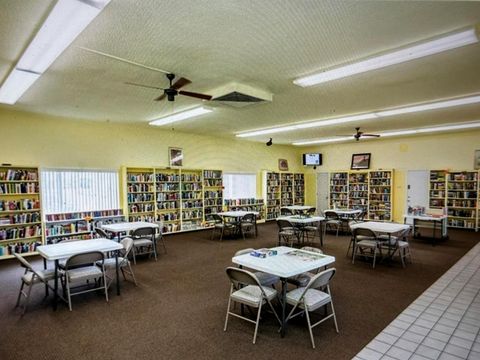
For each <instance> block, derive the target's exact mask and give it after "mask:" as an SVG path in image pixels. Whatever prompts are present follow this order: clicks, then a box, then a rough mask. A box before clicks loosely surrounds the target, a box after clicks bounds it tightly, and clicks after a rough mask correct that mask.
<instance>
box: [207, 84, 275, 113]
mask: <svg viewBox="0 0 480 360" xmlns="http://www.w3.org/2000/svg"><path fill="white" fill-rule="evenodd" d="M211 93H212V95H213V98H212V101H215V102H218V103H221V104H224V105H229V106H234V107H238V108H239V107H245V106H249V105H253V104H259V103H263V102H270V101H272V98H273V95H272V94H271V93H269V92H267V91H265V90H261V89H257V88H254V87H252V86H249V85H244V84H238V83H230V84H227V85H225V86H222V87H220V88H217V89H215V90H214V91H212V92H211Z"/></svg>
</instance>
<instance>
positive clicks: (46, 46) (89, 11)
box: [0, 0, 110, 105]
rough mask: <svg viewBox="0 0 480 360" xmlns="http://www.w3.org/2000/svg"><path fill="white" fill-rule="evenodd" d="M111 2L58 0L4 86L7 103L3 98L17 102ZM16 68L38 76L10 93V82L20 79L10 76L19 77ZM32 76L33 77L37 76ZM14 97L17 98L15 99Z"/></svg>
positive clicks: (0, 100) (105, 0)
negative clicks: (8, 85) (11, 78)
mask: <svg viewBox="0 0 480 360" xmlns="http://www.w3.org/2000/svg"><path fill="white" fill-rule="evenodd" d="M109 2H110V0H58V1H57V3H56V5H55V7H54V8H53V9H52V11H51V12H50V14H49V15H48V17H47V19H46V20H45V22H44V23H43V25H42V27H41V28H40V30H39V31H38V33H37V34H36V35H35V37H34V38H33V40H32V42H31V43H30V44H29V45H28V47H27V49H26V50H25V52H24V53H23V55H22V56H21V58H20V60H19V61H18V63H17V65H16V66H15V69H14V70H13V71H12V72H11V73H10V74H9V76H8V77H7V80H6V81H5V83H4V84H3V86H2V88H1V89H0V91H2V92H4V97H1V98H0V102H4V101H3V100H2V99H3V98H6V99H10V100H9V101H10V102H5V103H7V104H11V105H13V104H15V102H16V101H17V100H18V99H19V98H20V97H21V96H22V95H23V93H24V92H25V91H27V90H28V88H29V87H30V86H31V85H32V84H33V83H34V82H35V80H36V79H38V78H39V77H40V75H41V74H43V73H44V72H45V71H46V70H47V69H48V68H49V67H50V65H51V64H52V63H53V62H54V61H55V59H57V57H58V56H60V54H61V53H62V52H63V51H64V50H65V49H66V48H67V47H68V46H69V45H70V44H71V43H72V42H73V41H74V40H75V39H76V38H77V36H78V35H80V33H81V32H82V31H83V30H85V28H86V27H87V26H88V24H90V23H91V22H92V20H93V19H94V18H95V17H96V16H97V15H98V14H99V13H100V12H101V11H102V10H103V8H104V7H105V6H106V5H107V4H108V3H109ZM15 71H24V72H29V73H30V74H33V73H35V74H37V75H38V76H37V77H36V78H35V80H33V81H24V82H23V83H22V84H27V83H28V86H24V87H23V88H21V89H14V90H13V91H14V93H12V94H10V93H9V92H10V91H12V88H11V87H7V86H6V84H8V83H10V82H13V81H18V80H10V77H14V78H15V79H17V78H18V75H16V74H15ZM24 75H25V74H22V77H25V76H24ZM29 79H30V80H31V79H33V75H32V76H30V77H29ZM20 90H21V91H20ZM12 99H15V101H14V102H11V100H12Z"/></svg>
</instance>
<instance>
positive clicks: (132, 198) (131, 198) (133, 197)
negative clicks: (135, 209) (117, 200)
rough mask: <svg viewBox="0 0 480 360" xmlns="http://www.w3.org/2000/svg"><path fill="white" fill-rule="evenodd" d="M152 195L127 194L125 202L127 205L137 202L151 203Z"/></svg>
mask: <svg viewBox="0 0 480 360" xmlns="http://www.w3.org/2000/svg"><path fill="white" fill-rule="evenodd" d="M153 200H154V198H153V194H141V193H140V194H128V195H127V201H128V202H129V203H138V202H145V201H153Z"/></svg>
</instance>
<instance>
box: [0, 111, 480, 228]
mask: <svg viewBox="0 0 480 360" xmlns="http://www.w3.org/2000/svg"><path fill="white" fill-rule="evenodd" d="M0 129H1V130H0V131H1V136H0V138H1V145H0V146H1V151H0V163H11V164H19V165H35V166H40V167H71V168H110V169H119V168H120V167H121V166H122V165H126V166H136V167H153V166H156V167H163V166H167V164H168V147H181V148H183V149H184V156H185V159H184V168H196V169H207V168H210V169H221V170H224V171H238V172H255V173H257V179H258V182H257V196H258V197H261V181H262V180H261V179H262V176H261V172H262V170H270V171H278V159H287V160H288V163H289V170H290V171H292V172H303V171H305V168H304V167H303V166H302V165H301V154H302V153H304V152H321V153H322V154H323V166H320V167H318V168H317V170H316V171H314V170H312V169H308V170H307V174H306V178H305V182H306V194H305V195H306V196H305V200H306V201H305V202H306V204H308V205H312V206H315V205H316V179H315V173H316V172H329V171H333V170H348V169H349V168H350V161H351V156H352V154H353V153H363V152H367V153H368V152H369V153H372V162H371V169H381V168H383V169H395V179H394V181H395V182H394V187H395V189H394V191H395V194H394V214H393V215H394V218H395V220H396V221H401V220H402V219H401V217H402V214H403V212H404V206H405V175H406V171H407V170H415V169H426V170H427V169H456V170H466V169H472V167H473V155H474V150H476V149H480V131H469V132H458V133H450V134H437V135H426V136H417V137H411V138H397V139H395V138H392V139H382V140H378V141H360V142H358V143H357V142H355V143H352V142H351V143H344V144H331V145H325V146H315V147H292V146H280V145H273V146H271V147H267V146H265V144H263V143H256V142H251V141H245V140H239V139H232V138H217V137H214V136H200V135H192V134H186V133H181V132H177V131H170V130H162V129H160V128H155V127H150V126H148V125H132V124H118V123H107V122H102V123H100V122H89V121H80V120H71V119H62V118H55V117H48V116H41V115H35V114H29V113H24V112H19V111H8V110H5V109H1V110H0ZM212 131H213V129H212Z"/></svg>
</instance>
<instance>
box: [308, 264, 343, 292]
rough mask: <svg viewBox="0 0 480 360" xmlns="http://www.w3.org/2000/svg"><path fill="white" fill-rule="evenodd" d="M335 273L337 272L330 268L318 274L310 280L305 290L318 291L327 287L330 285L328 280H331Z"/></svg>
mask: <svg viewBox="0 0 480 360" xmlns="http://www.w3.org/2000/svg"><path fill="white" fill-rule="evenodd" d="M336 271H337V270H336V269H335V268H330V269H327V270H324V271H322V272H319V273H318V274H316V275H315V276H313V277H312V278H311V279H310V282H309V283H308V285H307V286H306V289H318V288H323V287H325V286H327V285H328V284H329V283H330V280H332V278H333V276H334V275H335V272H336Z"/></svg>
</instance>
